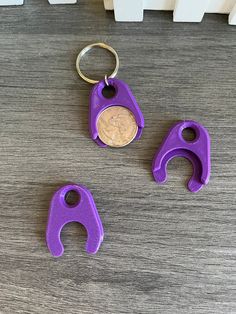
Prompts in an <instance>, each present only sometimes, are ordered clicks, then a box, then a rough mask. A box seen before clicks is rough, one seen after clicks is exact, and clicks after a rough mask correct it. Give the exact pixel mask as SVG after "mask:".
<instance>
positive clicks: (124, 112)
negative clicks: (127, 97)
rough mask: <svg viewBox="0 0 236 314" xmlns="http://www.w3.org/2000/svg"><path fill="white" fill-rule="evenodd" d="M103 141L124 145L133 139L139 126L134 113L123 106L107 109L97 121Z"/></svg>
mask: <svg viewBox="0 0 236 314" xmlns="http://www.w3.org/2000/svg"><path fill="white" fill-rule="evenodd" d="M97 128H98V135H99V138H100V139H101V141H102V142H103V143H105V144H107V145H109V146H111V147H123V146H126V145H128V144H129V143H131V142H132V141H133V139H134V138H135V136H136V134H137V132H138V126H137V123H136V120H135V117H134V115H133V113H132V112H131V111H130V110H129V109H127V108H125V107H122V106H111V107H109V108H107V109H105V110H104V111H103V112H102V113H101V114H100V116H99V117H98V121H97Z"/></svg>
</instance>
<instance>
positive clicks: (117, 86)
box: [76, 43, 144, 147]
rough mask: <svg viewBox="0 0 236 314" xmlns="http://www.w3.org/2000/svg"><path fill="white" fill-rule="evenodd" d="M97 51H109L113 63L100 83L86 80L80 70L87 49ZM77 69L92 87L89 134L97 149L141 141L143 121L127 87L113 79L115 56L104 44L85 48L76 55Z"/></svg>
mask: <svg viewBox="0 0 236 314" xmlns="http://www.w3.org/2000/svg"><path fill="white" fill-rule="evenodd" d="M94 47H100V48H104V49H107V50H108V51H110V52H111V53H112V54H113V55H114V56H115V59H116V67H115V70H114V72H113V73H112V74H111V75H110V76H109V77H107V76H105V78H104V79H103V80H101V81H95V80H92V79H89V78H87V77H86V76H85V75H84V74H83V73H82V71H81V69H80V61H81V59H82V57H83V56H84V55H85V53H86V52H88V51H89V50H90V49H92V48H94ZM76 68H77V71H78V73H79V75H80V76H81V78H82V79H84V80H85V81H86V82H89V83H91V84H95V85H94V87H93V89H92V91H91V94H90V108H89V130H90V136H91V138H92V139H93V140H94V141H95V142H96V143H97V144H98V145H99V146H100V147H107V146H110V147H124V146H126V145H128V144H129V143H131V142H132V141H134V140H138V139H139V138H140V137H141V134H142V130H143V128H144V117H143V114H142V112H141V110H140V108H139V105H138V103H137V101H136V99H135V97H134V95H133V94H132V92H131V90H130V88H129V86H128V85H127V84H126V83H125V82H123V81H121V80H118V79H116V78H114V77H115V76H116V74H117V72H118V69H119V58H118V55H117V52H116V51H115V50H114V49H113V48H112V47H110V46H108V45H106V44H104V43H96V44H92V45H89V46H87V47H85V48H84V49H83V50H82V51H81V52H80V53H79V55H78V57H77V60H76ZM107 88H108V89H109V88H110V89H111V90H112V91H113V95H112V97H106V96H105V95H104V90H106V89H107Z"/></svg>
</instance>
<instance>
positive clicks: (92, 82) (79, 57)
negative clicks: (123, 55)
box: [76, 43, 120, 84]
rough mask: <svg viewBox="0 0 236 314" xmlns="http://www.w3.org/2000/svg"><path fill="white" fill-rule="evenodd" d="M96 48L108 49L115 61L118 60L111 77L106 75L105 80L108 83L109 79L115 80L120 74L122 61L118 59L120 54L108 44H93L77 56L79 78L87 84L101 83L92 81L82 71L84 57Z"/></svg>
mask: <svg viewBox="0 0 236 314" xmlns="http://www.w3.org/2000/svg"><path fill="white" fill-rule="evenodd" d="M94 47H100V48H103V49H106V50H108V51H110V52H111V53H112V54H113V56H114V57H115V60H116V66H115V69H114V71H113V72H112V73H111V74H110V75H109V76H107V75H105V79H106V81H107V78H113V77H115V76H116V75H117V73H118V70H119V65H120V61H119V57H118V54H117V52H116V51H115V49H113V48H112V47H111V46H108V45H107V44H104V43H95V44H91V45H88V46H86V47H85V48H84V49H82V50H81V51H80V53H79V54H78V56H77V59H76V69H77V72H78V74H79V76H80V77H81V78H82V79H83V80H84V81H86V82H88V83H90V84H97V83H98V82H99V81H96V80H92V79H90V78H88V77H87V76H85V75H84V74H83V73H82V71H81V69H80V62H81V60H82V58H83V56H84V55H85V54H86V53H87V52H89V51H90V50H91V49H93V48H94Z"/></svg>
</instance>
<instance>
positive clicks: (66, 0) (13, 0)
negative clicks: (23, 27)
mask: <svg viewBox="0 0 236 314" xmlns="http://www.w3.org/2000/svg"><path fill="white" fill-rule="evenodd" d="M48 2H49V3H50V4H75V3H76V2H77V0H48ZM22 4H24V0H0V6H7V5H22Z"/></svg>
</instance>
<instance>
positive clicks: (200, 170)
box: [152, 120, 211, 192]
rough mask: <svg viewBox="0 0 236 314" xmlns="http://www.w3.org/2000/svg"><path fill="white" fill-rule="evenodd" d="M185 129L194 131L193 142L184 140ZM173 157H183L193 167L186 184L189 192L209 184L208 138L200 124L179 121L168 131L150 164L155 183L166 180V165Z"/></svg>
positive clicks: (196, 190)
mask: <svg viewBox="0 0 236 314" xmlns="http://www.w3.org/2000/svg"><path fill="white" fill-rule="evenodd" d="M186 128H190V129H192V130H193V131H194V133H195V138H194V140H192V141H187V140H185V139H184V137H183V130H184V129H186ZM174 157H184V158H186V159H188V160H189V161H190V162H191V163H192V165H193V175H192V177H191V178H190V180H189V182H188V189H189V190H190V191H191V192H198V191H199V190H200V189H201V188H202V187H203V186H204V185H206V184H207V183H208V182H209V178H210V168H211V162H210V137H209V134H208V131H207V130H206V129H205V128H204V127H203V126H202V125H201V124H199V123H198V122H195V121H191V120H188V121H181V122H178V123H177V124H175V125H174V126H173V127H172V128H171V129H170V130H169V132H168V134H167V136H166V138H165V139H164V141H163V143H162V145H161V146H160V148H159V150H158V151H157V153H156V155H155V157H154V159H153V163H152V173H153V176H154V179H155V181H156V182H157V183H160V184H161V183H164V182H165V181H166V180H167V164H168V162H169V160H171V159H172V158H174Z"/></svg>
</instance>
